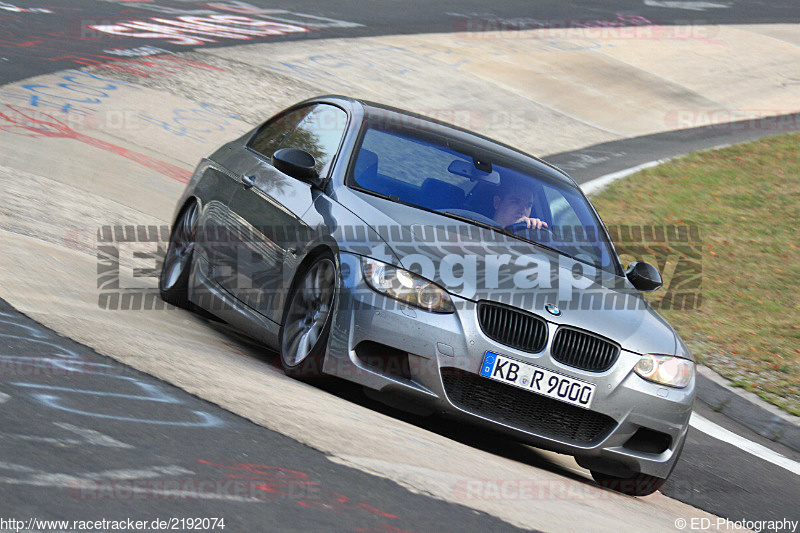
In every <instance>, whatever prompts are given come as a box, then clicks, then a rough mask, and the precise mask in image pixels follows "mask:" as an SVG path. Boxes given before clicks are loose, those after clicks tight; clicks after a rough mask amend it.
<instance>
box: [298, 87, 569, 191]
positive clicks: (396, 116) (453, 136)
mask: <svg viewBox="0 0 800 533" xmlns="http://www.w3.org/2000/svg"><path fill="white" fill-rule="evenodd" d="M311 102H316V103H322V102H325V103H331V104H338V105H341V106H342V107H345V108H349V109H350V110H351V111H354V110H355V109H354V108H360V110H361V111H363V114H364V116H365V118H366V119H367V120H368V121H374V122H376V123H379V124H381V123H382V124H389V125H394V124H396V125H397V126H398V127H407V128H413V129H418V130H422V131H425V132H428V133H432V134H434V135H438V136H441V137H446V138H448V139H450V140H453V141H455V142H457V143H460V144H464V145H468V146H471V147H473V148H475V149H477V150H478V151H485V152H489V153H499V154H501V155H502V156H503V157H505V158H508V159H511V160H513V161H516V162H517V163H519V164H520V165H523V166H532V167H534V168H536V170H538V171H539V172H541V173H544V174H546V175H548V176H549V177H551V178H554V179H556V180H559V181H563V182H565V183H569V184H571V185H574V186H576V187H577V186H578V184H577V183H576V182H575V180H573V179H572V178H571V177H570V176H569V175H568V174H567V173H565V172H564V171H563V170H561V169H559V168H557V167H555V166H553V165H551V164H550V163H547V162H546V161H542V160H541V159H539V158H538V157H535V156H532V155H530V154H528V153H525V152H523V151H521V150H519V149H517V148H514V147H512V146H509V145H507V144H504V143H502V142H500V141H497V140H495V139H491V138H489V137H486V136H484V135H481V134H480V133H476V132H474V131H470V130H467V129H464V128H461V127H459V126H456V125H454V124H448V123H446V122H442V121H440V120H436V119H434V118H430V117H426V116H424V115H420V114H418V113H414V112H411V111H407V110H404V109H399V108H396V107H392V106H388V105H384V104H379V103H376V102H371V101H369V100H362V99H358V98H351V97H349V96H342V95H335V94H331V95H325V96H320V97H317V98H312V99H310V100H307V101H306V102H304V103H311Z"/></svg>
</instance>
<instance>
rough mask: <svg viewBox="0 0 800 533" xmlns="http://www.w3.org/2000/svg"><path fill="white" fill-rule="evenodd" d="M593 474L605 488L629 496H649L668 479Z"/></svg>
mask: <svg viewBox="0 0 800 533" xmlns="http://www.w3.org/2000/svg"><path fill="white" fill-rule="evenodd" d="M591 472H592V477H593V478H594V480H595V481H596V482H597V484H598V485H600V486H601V487H603V488H606V489H611V490H614V491H616V492H621V493H622V494H627V495H628V496H649V495H651V494H653V493H654V492H655V491H657V490H658V489H660V488H661V486H662V485H664V482H666V481H667V480H666V479H663V478H660V477H655V476H651V475H649V474H642V473H639V474H636V475H634V476H633V477H629V478H624V477H617V476H609V475H607V474H603V473H601V472H596V471H594V470H592V471H591Z"/></svg>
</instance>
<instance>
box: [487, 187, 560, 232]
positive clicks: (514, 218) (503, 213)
mask: <svg viewBox="0 0 800 533" xmlns="http://www.w3.org/2000/svg"><path fill="white" fill-rule="evenodd" d="M532 208H533V191H531V190H530V189H528V188H527V187H524V186H521V185H511V186H508V187H504V188H503V189H501V190H500V193H499V194H496V195H495V196H494V217H492V218H493V219H494V221H495V222H497V223H498V224H500V226H501V227H504V228H505V227H508V226H511V225H512V224H519V223H523V222H524V223H525V224H526V225H527V227H528V228H531V229H542V228H546V227H547V223H546V222H544V221H543V220H539V219H538V218H532V217H531V209H532Z"/></svg>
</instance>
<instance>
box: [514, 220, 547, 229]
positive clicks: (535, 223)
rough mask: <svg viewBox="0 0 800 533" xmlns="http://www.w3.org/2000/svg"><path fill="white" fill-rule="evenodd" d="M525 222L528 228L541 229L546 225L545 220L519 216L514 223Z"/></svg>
mask: <svg viewBox="0 0 800 533" xmlns="http://www.w3.org/2000/svg"><path fill="white" fill-rule="evenodd" d="M523 223H525V224H527V226H528V229H542V228H546V227H547V222H545V221H544V220H539V219H538V218H530V217H521V218H520V219H519V220H517V221H516V222H514V224H523Z"/></svg>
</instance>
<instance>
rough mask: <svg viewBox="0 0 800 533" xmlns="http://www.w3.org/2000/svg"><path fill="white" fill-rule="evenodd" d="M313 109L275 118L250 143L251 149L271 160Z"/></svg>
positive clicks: (308, 107)
mask: <svg viewBox="0 0 800 533" xmlns="http://www.w3.org/2000/svg"><path fill="white" fill-rule="evenodd" d="M311 109H312V107H311V106H305V107H301V108H300V109H295V110H294V111H290V112H288V113H284V114H282V115H279V116H277V117H275V118H273V119H272V120H270V121H269V122H267V123H266V124H265V125H264V127H263V128H261V131H259V132H258V133H257V134H256V136H255V137H254V138H253V140H252V141H250V148H252V149H253V150H255V151H256V152H258V153H260V154H261V155H263V156H264V157H266V158H267V159H270V160H271V159H272V154H273V153H274V152H275V150H277V149H278V147H279V146H280V144H281V142H282V141H283V140H284V139H285V138H286V136H287V135H289V134H290V133H291V132H292V131H293V130H294V129H295V128H296V127H297V125H298V124H299V123H300V121H301V120H303V119H304V118H305V117H306V115H308V114H309V112H310V111H311Z"/></svg>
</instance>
